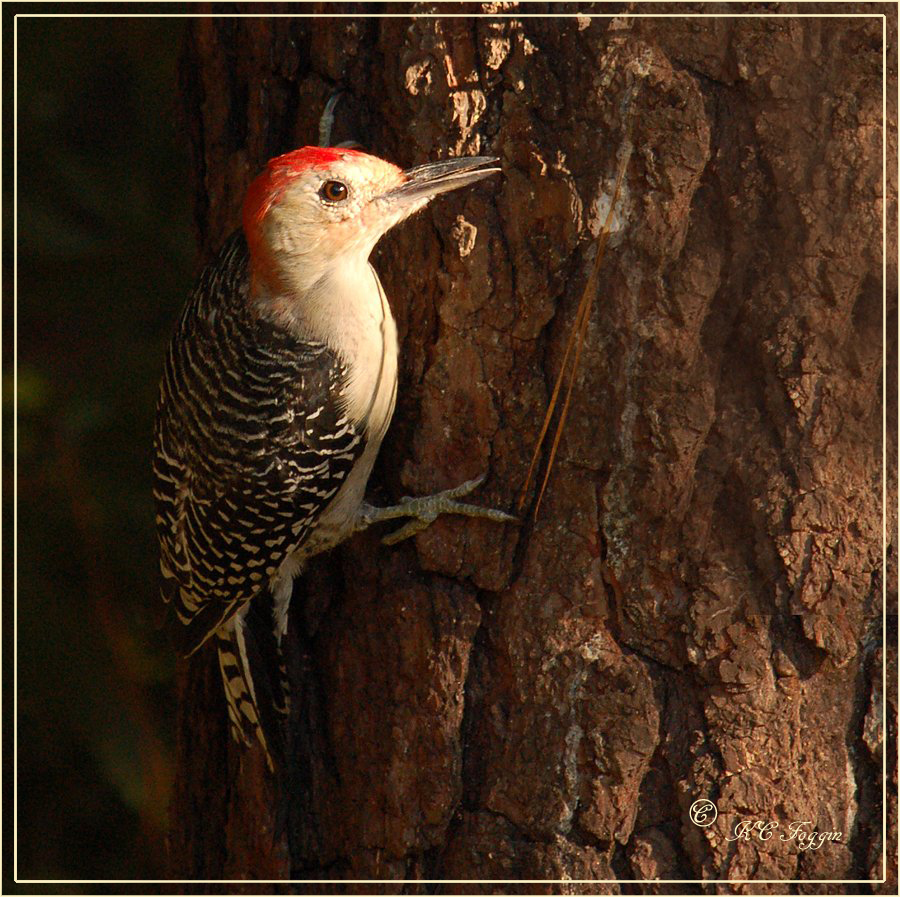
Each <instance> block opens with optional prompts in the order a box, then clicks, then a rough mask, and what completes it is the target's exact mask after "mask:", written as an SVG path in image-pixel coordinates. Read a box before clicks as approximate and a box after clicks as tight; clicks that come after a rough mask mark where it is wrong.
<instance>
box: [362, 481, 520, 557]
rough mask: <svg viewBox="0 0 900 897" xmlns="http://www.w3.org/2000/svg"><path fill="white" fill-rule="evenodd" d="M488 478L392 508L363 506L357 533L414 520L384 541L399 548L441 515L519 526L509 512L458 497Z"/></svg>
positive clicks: (405, 501) (409, 500)
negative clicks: (375, 525)
mask: <svg viewBox="0 0 900 897" xmlns="http://www.w3.org/2000/svg"><path fill="white" fill-rule="evenodd" d="M484 479H485V477H484V474H482V475H481V476H480V477H476V478H475V479H474V480H468V481H466V482H465V483H463V484H462V485H461V486H457V487H456V488H455V489H446V490H445V491H444V492H437V493H436V494H434V495H425V496H422V497H421V498H411V497H409V496H406V497H404V498H401V499H400V504H399V505H391V507H389V508H375V507H372V505H367V504H363V505H362V507H361V508H360V511H359V518H358V524H357V530H362V529H366V528H367V527H369V526H371V525H372V524H373V523H381V522H382V521H384V520H396V519H397V518H399V517H410V518H412V519H410V520H409V521H408V522H407V523H406V524H404V525H403V526H401V527H400V529H398V530H396V531H395V532H393V533H389V534H388V535H386V536H385V537H384V538H383V539H382V540H381V542H382V544H383V545H396V544H397V542H402V541H403V540H404V539H408V538H409V537H410V536H414V535H415V534H416V533H419V532H421V531H422V530H423V529H426V528H427V527H429V526H431V524H432V523H434V521H435V520H437V518H438V517H440V516H441V514H461V515H463V516H465V517H482V518H484V519H486V520H494V521H496V522H497V523H517V522H518V518H517V517H513V516H512V514H507V513H506V511H498V510H496V509H495V508H482V507H480V506H478V505H469V504H466V503H464V502H460V501H457V499H458V498H462V497H463V496H465V495H469V493H471V492H474V491H475V490H476V489H477V488H478V487H479V486H480V485H481V484H482V483H483V482H484Z"/></svg>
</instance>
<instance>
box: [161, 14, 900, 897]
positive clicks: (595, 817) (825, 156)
mask: <svg viewBox="0 0 900 897" xmlns="http://www.w3.org/2000/svg"><path fill="white" fill-rule="evenodd" d="M512 6H513V9H511V10H510V9H509V7H510V4H483V5H477V4H475V5H470V6H468V7H467V8H466V9H467V11H469V12H475V11H485V12H494V13H496V12H500V11H503V12H505V13H509V15H505V16H500V15H496V16H494V17H487V18H476V17H474V16H472V17H461V18H448V17H443V18H415V19H414V18H411V17H409V16H403V17H399V18H377V17H367V18H364V17H361V16H360V17H354V18H347V19H336V18H315V19H313V18H303V19H300V18H298V19H286V18H282V19H266V18H262V17H260V18H251V19H215V18H211V19H197V20H195V21H193V22H192V24H191V27H190V33H189V39H188V43H187V46H186V51H185V55H184V64H183V72H182V74H183V87H184V95H185V104H186V111H187V114H186V121H187V123H188V129H189V134H190V139H191V145H192V148H193V153H194V162H195V170H196V172H197V183H196V196H197V205H196V208H197V222H198V230H199V236H200V241H201V247H202V251H201V256H202V258H203V259H204V260H206V259H208V258H209V256H210V254H211V252H212V251H214V250H215V248H216V247H217V246H218V245H219V244H220V243H221V241H222V240H223V239H224V238H225V237H226V236H227V234H228V233H229V232H230V231H231V230H232V229H234V228H235V227H236V225H237V223H238V220H239V207H240V203H241V199H242V195H243V191H244V189H245V188H246V186H247V184H248V183H249V181H250V180H251V178H252V177H253V176H254V175H255V173H256V172H257V171H258V170H259V169H260V168H261V166H262V165H263V164H264V163H265V161H266V160H267V159H268V158H269V157H271V156H273V155H275V154H277V153H280V152H284V151H287V150H288V149H292V148H294V147H297V146H301V145H304V144H307V143H315V142H316V140H317V121H318V118H319V116H320V114H321V112H322V109H323V108H324V105H325V103H326V101H327V99H328V98H329V96H330V95H331V94H332V93H333V92H334V90H335V89H337V88H341V89H343V90H344V91H345V92H346V93H345V96H344V98H343V100H342V101H341V104H340V105H339V106H338V110H337V113H338V114H337V121H336V132H335V135H334V142H339V141H341V140H345V139H355V140H357V141H359V142H360V143H361V144H362V145H363V146H364V147H365V148H366V149H367V150H368V151H370V152H372V153H374V154H376V155H379V156H382V157H384V158H387V159H390V160H392V161H394V162H396V163H397V164H399V165H402V166H408V165H413V164H417V163H421V162H424V161H427V160H433V159H438V158H445V157H448V156H456V155H466V154H485V153H492V154H495V155H497V156H499V157H500V159H501V165H502V168H503V175H502V177H499V178H496V179H493V180H490V181H488V182H486V183H485V184H483V185H480V186H478V187H477V188H474V189H470V190H466V191H462V192H460V193H458V194H456V193H454V194H450V195H448V196H445V197H442V198H440V199H439V200H437V201H436V202H434V203H433V204H432V206H431V207H430V208H429V209H428V210H426V211H425V212H424V213H422V214H420V215H419V216H418V217H416V218H415V219H414V220H413V221H412V222H410V223H407V224H405V225H404V226H402V227H400V228H398V229H397V230H396V232H392V233H391V234H389V235H388V236H387V237H386V238H385V239H384V240H383V241H382V243H381V244H380V246H379V248H378V249H377V250H376V252H375V254H374V257H373V262H374V264H375V267H376V268H377V270H378V271H379V273H380V275H381V277H382V280H383V283H384V285H385V289H386V292H387V294H388V296H389V297H390V300H391V304H392V307H393V310H394V314H395V316H396V318H397V322H398V327H399V332H400V336H401V353H402V358H401V375H400V389H399V398H398V403H397V411H396V416H395V418H394V423H393V425H392V427H391V430H390V432H389V435H388V438H387V439H386V442H385V444H384V446H383V449H382V452H381V456H380V459H379V462H378V465H377V467H376V471H375V474H374V476H373V478H372V481H371V483H370V496H371V497H372V498H374V499H375V500H376V501H377V502H378V503H388V502H393V501H396V500H397V499H398V498H399V497H400V496H402V495H407V494H415V495H418V494H427V493H431V492H434V491H437V490H440V489H444V488H448V487H450V486H454V485H456V484H458V483H460V482H462V481H463V480H466V479H468V478H471V477H474V476H477V475H478V474H480V473H482V472H487V473H488V474H489V477H488V480H487V483H486V485H485V487H484V488H483V489H482V490H481V492H480V494H479V496H478V500H479V501H481V502H482V503H484V504H487V505H492V506H495V507H501V508H512V507H513V506H514V504H515V499H516V496H517V494H518V490H519V489H520V488H521V486H522V484H523V481H524V477H525V473H526V471H527V469H528V464H529V461H530V455H531V451H532V447H533V446H534V444H535V440H536V438H537V435H538V431H539V428H540V423H541V420H542V417H543V414H544V411H545V409H546V407H547V403H548V399H549V395H550V391H551V389H552V386H553V383H554V379H555V377H556V375H557V373H558V371H559V369H560V365H561V364H562V361H563V353H564V350H565V345H566V340H567V338H568V335H569V333H570V332H571V329H572V327H573V326H574V321H575V313H576V309H577V306H578V302H579V299H580V297H581V295H582V292H583V291H584V288H585V282H586V280H587V277H588V273H589V271H590V268H591V265H592V263H593V259H594V254H595V253H596V251H597V234H598V232H599V228H600V225H601V224H602V222H603V221H604V220H605V216H606V209H607V208H608V205H609V198H610V196H611V195H612V192H613V180H614V177H615V173H616V168H617V160H618V158H619V155H618V154H619V153H620V151H621V150H622V147H623V143H624V141H625V139H626V130H627V128H628V121H627V119H628V118H629V116H630V118H631V120H632V122H633V124H632V126H631V127H632V140H633V144H634V151H633V154H632V156H631V160H630V163H629V166H628V169H627V172H626V175H625V183H624V185H623V189H622V192H621V194H620V197H619V205H618V210H617V213H616V216H615V219H614V221H613V230H614V233H613V237H612V240H611V243H610V245H609V247H608V248H607V251H606V256H605V258H604V260H603V264H602V268H601V270H600V283H599V289H598V293H597V297H596V300H595V305H594V309H593V312H592V314H591V318H590V322H589V325H588V330H587V335H586V340H585V346H584V351H583V353H582V355H581V359H580V366H579V369H578V374H577V378H576V383H575V387H574V391H573V398H572V405H571V408H570V412H569V416H568V421H567V423H566V426H565V430H564V433H563V437H562V441H561V444H560V449H559V452H558V455H557V458H556V461H555V465H554V467H553V469H552V472H551V474H550V478H549V485H548V488H547V492H546V495H545V497H544V500H543V504H542V505H541V508H540V513H539V515H538V517H537V520H536V521H534V520H533V517H532V514H531V512H530V510H529V509H530V508H533V507H534V502H535V498H536V490H535V489H534V488H532V490H531V491H530V493H529V502H530V505H529V504H527V505H526V508H525V511H524V512H523V517H524V519H523V523H522V525H521V526H520V527H515V526H498V525H496V524H493V523H489V522H483V521H468V520H466V521H464V520H460V519H442V520H440V521H439V522H437V523H436V524H434V525H433V526H432V527H431V528H430V529H429V530H427V531H426V532H424V533H422V534H421V535H419V536H417V537H416V539H415V540H414V542H410V543H403V544H401V545H399V546H397V547H394V548H385V547H382V546H381V545H380V544H379V533H375V532H369V533H366V534H363V535H360V536H358V537H356V538H354V539H353V540H351V541H350V542H348V543H347V544H345V545H343V546H342V547H340V548H338V549H336V550H335V551H333V552H332V553H331V554H330V555H328V556H324V557H320V558H318V559H316V560H315V561H314V562H313V563H312V564H311V567H310V569H309V572H308V575H307V576H305V577H304V579H303V580H302V581H300V582H298V585H297V587H296V589H295V593H294V600H293V606H292V613H291V619H290V631H289V634H290V639H289V641H290V649H289V653H290V658H289V659H290V672H291V679H292V684H293V688H294V705H293V709H292V718H291V732H292V742H293V748H292V756H293V767H294V772H293V774H292V775H291V776H289V777H288V779H283V780H279V781H272V780H271V779H269V778H268V777H267V776H266V774H265V771H264V767H263V763H262V759H261V757H260V756H259V754H258V752H255V751H252V752H247V751H244V750H242V749H240V748H238V747H237V746H236V745H233V744H231V743H229V741H228V736H227V730H226V720H225V711H224V702H223V697H222V694H221V685H220V682H219V680H218V674H217V672H216V670H215V663H214V659H213V658H212V656H211V655H212V653H213V652H212V651H209V652H206V654H203V653H201V654H200V655H199V656H198V657H196V658H194V659H193V660H192V661H191V662H190V663H183V664H182V665H181V669H180V673H179V695H180V711H179V719H178V722H177V726H178V778H177V782H176V790H175V797H174V803H173V811H172V834H171V843H170V858H171V872H172V874H173V875H174V876H177V877H187V878H257V879H258V878H263V879H287V878H294V879H346V878H357V879H359V878H362V879H385V880H397V879H407V880H410V879H434V880H441V881H443V880H455V879H509V880H522V879H554V880H555V879H569V880H571V879H575V880H578V879H590V880H608V881H607V883H605V884H594V885H590V886H586V885H585V886H581V885H577V884H568V885H564V886H563V885H553V884H534V885H531V886H530V889H531V890H533V891H535V892H558V891H559V890H560V888H562V887H564V888H565V889H567V891H570V892H577V891H579V889H584V888H587V889H588V890H590V892H591V893H597V892H598V891H607V892H613V893H618V892H633V893H634V892H636V893H643V892H650V893H655V892H671V891H672V890H673V886H672V885H668V886H665V885H652V884H648V885H628V884H619V883H618V882H624V881H628V880H635V879H636V880H641V881H643V880H649V879H654V878H659V879H688V880H693V879H706V880H711V881H712V880H740V879H751V880H754V881H758V880H774V881H782V880H790V879H801V880H804V881H809V882H814V881H817V880H823V879H833V880H840V881H843V880H846V879H880V878H882V877H884V875H885V873H884V872H883V870H882V849H883V847H884V846H885V845H884V843H883V840H882V792H881V784H882V762H883V761H886V763H887V773H888V779H889V781H888V795H889V802H888V807H887V819H888V833H887V835H888V836H887V845H886V847H887V851H888V865H887V871H886V874H887V878H888V880H887V882H886V883H884V884H877V883H876V884H875V885H873V888H874V891H875V892H876V893H891V894H892V893H895V892H896V882H897V879H896V851H895V846H896V833H897V803H896V775H897V772H896V762H895V742H894V739H895V735H896V722H895V720H896V709H897V702H896V691H895V686H894V683H895V682H896V652H895V650H894V645H895V644H896V604H895V595H894V594H893V591H892V590H891V594H890V595H889V602H890V604H889V607H888V617H887V619H888V631H887V633H885V632H884V631H883V626H882V592H883V587H884V579H883V572H882V561H883V555H882V483H883V477H884V472H883V467H882V408H883V399H884V396H883V385H884V383H885V382H886V383H887V384H888V395H887V402H888V404H887V407H888V415H887V433H888V435H889V438H890V442H889V444H888V465H887V471H888V473H887V477H888V480H887V484H886V486H887V495H888V496H889V501H888V509H889V510H888V544H889V548H888V554H889V558H888V577H887V581H888V583H890V584H891V585H893V583H895V582H896V535H895V533H896V518H895V514H894V509H895V507H896V504H895V501H894V499H893V496H895V495H896V473H895V470H896V467H895V458H896V445H895V441H894V438H893V435H894V434H895V433H896V415H895V411H894V409H895V407H896V395H895V392H894V388H895V384H896V341H895V340H894V334H895V331H896V294H897V272H896V266H895V265H894V260H895V258H896V246H897V235H896V230H895V222H896V177H895V175H896V158H897V155H896V152H897V147H896V142H895V136H896V121H897V119H896V102H895V101H896V96H897V84H896V77H895V73H894V72H893V71H889V73H888V77H887V98H888V99H887V101H888V117H887V127H886V128H883V127H882V95H883V94H882V20H881V18H833V19H826V18H733V17H722V18H707V19H692V18H677V17H676V16H673V17H671V18H661V19H650V18H632V17H627V16H625V15H624V14H623V15H621V16H620V17H619V18H614V19H612V18H608V17H600V16H599V15H598V16H597V17H589V16H588V15H583V16H579V17H577V18H552V17H549V16H548V17H543V18H542V17H537V18H516V9H515V6H516V5H515V4H512ZM768 6H769V4H766V7H768ZM495 7H496V9H495ZM434 8H435V7H434V5H433V4H428V5H427V10H425V11H433V10H434ZM501 8H502V9H501ZM348 9H350V11H352V12H359V11H360V8H359V7H358V6H351V7H348ZM792 9H793V8H791V9H785V10H784V11H787V12H790V11H791V10H792ZM885 9H886V7H884V6H883V5H879V4H875V5H874V6H873V7H872V9H871V10H868V8H866V9H863V8H861V7H859V6H855V7H852V8H849V7H848V9H847V10H845V11H852V12H861V11H862V12H864V11H871V12H872V13H881V12H883V11H885ZM327 11H329V12H332V13H333V12H335V11H338V9H336V8H335V7H334V6H331V5H329V6H328V7H327ZM364 11H365V12H372V11H374V10H373V7H371V6H367V7H366V8H365V10H364ZM387 11H389V12H402V13H408V12H409V11H410V7H408V6H406V5H399V6H398V7H388V8H387ZM445 11H453V12H458V11H459V7H458V6H457V5H455V4H454V5H452V10H451V8H450V7H447V8H446V10H445ZM520 11H521V12H525V11H527V12H529V13H534V12H541V11H544V12H547V10H542V8H541V7H534V6H529V7H528V9H527V10H524V9H523V10H520ZM559 11H560V9H559V7H558V6H557V7H554V9H553V12H559ZM601 11H602V12H604V13H608V12H609V6H608V5H603V7H602V9H601V8H600V7H598V9H597V12H598V13H599V12H601ZM638 11H639V12H642V13H645V12H652V11H654V10H653V9H652V8H650V7H641V8H640V9H639V10H638ZM661 11H663V12H665V13H668V14H670V15H671V14H673V13H677V12H678V11H677V10H673V9H672V7H670V6H666V7H665V8H664V9H661ZM742 11H745V10H744V8H743V7H742ZM750 11H754V10H752V9H751V10H750ZM803 11H804V12H807V11H809V9H808V8H807V7H804V8H803ZM825 11H826V12H829V13H831V12H835V11H841V10H836V9H835V7H833V6H829V7H828V8H827V10H825ZM888 11H889V12H890V15H889V17H888V20H887V40H888V47H887V59H889V60H892V59H895V58H896V47H897V44H896V35H897V31H896V11H894V10H888ZM621 12H623V13H624V12H625V7H624V6H623V7H622V8H621ZM629 87H631V88H632V90H633V93H632V99H631V105H630V112H629V111H627V110H624V111H623V101H624V98H625V97H626V93H627V91H628V89H629ZM884 139H887V140H888V145H887V159H888V162H887V195H886V196H885V195H884V193H883V190H882V140H884ZM885 201H886V202H887V222H888V228H889V230H888V235H887V260H888V265H887V283H886V295H887V298H888V306H887V321H888V326H887V333H888V334H889V335H890V340H889V345H888V346H887V358H888V369H887V375H888V376H887V380H886V381H884V380H883V375H884V373H885V371H884V369H883V362H882V350H883V329H882V326H883V314H882V312H883V309H882V296H883V288H884V287H885V283H884V276H883V270H882V203H883V202H885ZM546 456H547V451H546V449H545V450H544V452H543V460H544V463H546V460H547V457H546ZM885 636H887V638H886V639H885ZM884 663H887V665H888V674H887V682H888V685H889V688H888V693H887V695H885V696H883V695H882V689H881V684H882V666H883V664H884ZM882 700H886V702H887V707H886V713H887V717H886V719H887V727H886V728H885V727H884V726H883V724H882V718H881V716H880V714H881V707H882ZM701 799H710V800H712V801H713V802H714V803H715V804H716V806H717V809H718V817H717V819H716V820H715V822H714V823H713V824H712V825H710V826H707V827H702V826H699V825H695V824H694V823H693V822H692V821H691V815H690V808H691V806H692V804H694V802H695V801H698V800H701ZM742 820H760V821H762V822H764V823H777V825H778V828H777V829H776V830H775V833H774V836H773V837H770V838H765V837H763V836H762V833H761V832H759V831H758V830H753V831H751V832H750V837H749V838H748V839H746V840H744V839H741V838H739V839H737V840H733V838H734V835H735V826H736V825H737V824H738V823H740V822H741V821H742ZM794 822H808V823H809V824H808V826H806V827H805V830H806V831H812V830H817V831H819V832H832V833H837V832H839V833H841V834H840V838H839V839H835V840H830V841H826V842H824V843H823V844H822V845H821V846H820V847H819V849H815V850H813V849H809V850H801V849H799V847H800V845H799V844H798V839H796V838H795V839H788V840H784V839H782V838H781V835H782V834H784V835H787V834H788V833H789V831H790V828H789V827H790V825H791V823H794ZM392 887H393V889H395V890H399V889H400V887H401V885H399V884H396V885H393V886H392ZM426 887H428V888H433V886H426V885H421V884H420V885H414V884H407V885H406V886H405V889H406V890H416V889H418V890H424V889H426ZM461 887H462V886H460V885H456V886H453V888H452V889H454V890H457V891H459V890H460V888H461ZM469 887H470V888H471V889H472V890H473V891H477V890H478V887H476V886H469ZM483 887H484V888H485V889H487V890H489V891H490V890H503V886H500V885H494V886H490V885H485V886H483ZM675 887H679V886H675ZM680 887H681V890H682V891H684V892H697V891H698V886H697V885H690V884H685V885H682V886H680ZM722 887H723V889H724V886H722ZM784 887H785V886H784V885H778V884H768V885H756V886H747V888H745V890H747V889H749V890H751V891H753V892H757V891H760V892H778V893H781V892H782V889H783V888H784ZM841 887H843V888H844V889H845V890H847V891H848V892H852V893H857V890H856V888H857V887H858V886H857V885H846V886H840V885H819V886H816V885H814V884H805V885H802V886H800V890H801V891H802V892H804V893H807V892H816V891H823V892H824V891H827V892H832V893H833V892H835V890H839V889H840V888H841ZM447 888H448V889H450V886H447ZM514 888H515V890H517V891H519V892H521V891H522V890H523V888H524V886H523V885H521V884H520V885H516V886H514ZM303 889H304V890H308V889H309V886H304V887H303Z"/></svg>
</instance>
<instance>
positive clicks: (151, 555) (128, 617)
mask: <svg viewBox="0 0 900 897" xmlns="http://www.w3.org/2000/svg"><path fill="white" fill-rule="evenodd" d="M18 11H19V12H23V11H24V12H25V13H27V12H28V11H29V10H28V9H24V10H23V9H22V8H21V7H20V8H19V10H18ZM4 12H6V10H4ZM17 23H18V82H17V100H18V120H17V122H16V127H17V134H18V154H17V157H18V210H17V211H18V215H17V224H18V294H17V299H18V305H17V308H18V322H17V323H18V328H17V332H18V440H17V447H18V544H17V548H18V577H17V584H18V591H17V599H18V601H17V609H18V620H17V623H18V630H17V634H18V642H17V645H18V664H17V669H18V683H17V688H18V693H17V695H18V770H17V773H18V778H17V781H18V874H19V877H20V878H91V877H101V878H116V877H123V878H135V877H157V876H160V875H161V874H162V873H163V865H162V863H163V845H164V841H163V838H164V832H165V829H166V812H167V810H166V807H167V802H168V797H169V795H168V788H169V787H170V782H171V765H172V759H171V758H172V750H173V745H172V727H171V724H170V720H171V717H172V711H173V701H172V693H171V677H172V669H173V662H172V656H171V651H170V650H169V648H168V645H167V644H166V640H165V637H164V635H163V633H162V632H160V631H159V629H158V623H159V621H158V620H157V619H156V607H157V605H156V546H155V534H154V531H153V512H152V499H151V494H150V488H151V483H150V454H151V438H152V421H153V411H154V404H155V394H156V387H157V382H158V378H159V373H160V370H161V365H162V357H163V353H164V349H165V345H166V342H167V340H168V337H169V333H170V330H171V328H172V325H173V323H174V318H175V316H176V314H177V311H178V308H179V306H180V304H181V303H182V301H183V300H184V297H185V295H186V293H187V291H188V289H189V287H190V282H191V279H192V276H193V268H194V258H195V240H194V235H193V232H192V225H191V211H190V193H189V188H188V181H189V177H188V162H187V159H188V156H187V149H186V140H185V138H184V136H183V133H184V129H183V127H182V126H181V123H180V122H179V112H178V81H177V70H178V56H179V52H180V50H181V45H182V40H183V34H184V29H185V27H186V21H185V20H184V19H161V18H157V19H154V18H134V19H124V18H122V19H117V18H97V19H86V18H23V17H19V18H18V20H17ZM12 26H13V22H12V17H11V16H8V15H7V16H4V29H5V31H4V36H5V38H6V47H5V49H6V50H7V51H9V50H11V41H10V38H11V37H12V33H11V32H12ZM9 61H10V60H9V54H8V55H7V60H6V62H7V63H8V62H9ZM7 70H8V69H7ZM6 85H7V97H6V99H7V109H11V108H12V104H11V102H9V99H10V88H11V87H12V79H10V78H7V80H6ZM7 183H8V184H9V182H7ZM6 198H7V201H8V200H9V199H10V191H9V190H7V191H6ZM7 220H9V218H7ZM4 276H5V281H4V288H5V294H6V296H7V297H10V295H11V285H12V284H11V276H12V271H11V269H10V267H9V266H8V265H7V266H5V275H4ZM7 320H8V319H7ZM9 335H10V331H9V329H7V342H8V337H9ZM3 395H4V406H5V412H7V414H8V412H9V409H10V405H11V403H12V396H13V381H12V358H11V357H10V356H9V355H8V354H7V357H6V358H5V362H4V392H3ZM8 435H11V434H9V433H8ZM12 448H13V440H12V439H10V438H7V440H6V442H5V453H6V456H7V457H5V458H4V487H5V488H4V502H5V503H6V505H7V507H6V508H5V513H6V519H7V520H9V519H10V516H9V515H10V513H11V510H10V507H11V503H12V498H13V490H12V482H11V476H12V471H11V466H10V464H9V463H8V462H9V461H10V460H11V458H10V457H9V456H10V455H11V452H12ZM10 531H11V530H10V529H8V530H7V532H10ZM7 657H9V654H7ZM7 706H9V705H7ZM7 781H8V782H9V779H7ZM7 806H8V807H9V804H8V803H7ZM7 843H9V842H7ZM10 846H11V845H10ZM11 871H12V870H11V869H8V874H10V873H11Z"/></svg>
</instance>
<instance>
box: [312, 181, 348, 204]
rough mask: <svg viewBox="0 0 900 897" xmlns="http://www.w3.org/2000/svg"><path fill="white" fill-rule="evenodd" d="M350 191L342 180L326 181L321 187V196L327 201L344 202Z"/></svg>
mask: <svg viewBox="0 0 900 897" xmlns="http://www.w3.org/2000/svg"><path fill="white" fill-rule="evenodd" d="M349 193H350V191H349V190H348V189H347V185H346V184H345V183H343V182H342V181H325V183H324V184H322V186H321V187H320V188H319V196H321V197H322V199H324V200H325V201H326V202H343V201H344V200H345V199H346V198H347V196H348V195H349Z"/></svg>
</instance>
